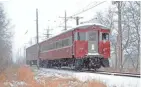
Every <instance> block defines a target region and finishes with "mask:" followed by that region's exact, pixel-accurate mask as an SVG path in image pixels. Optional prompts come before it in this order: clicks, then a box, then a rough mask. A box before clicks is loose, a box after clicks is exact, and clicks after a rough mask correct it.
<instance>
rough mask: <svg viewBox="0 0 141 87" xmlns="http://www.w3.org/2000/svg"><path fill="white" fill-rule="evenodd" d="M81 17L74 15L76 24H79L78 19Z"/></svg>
mask: <svg viewBox="0 0 141 87" xmlns="http://www.w3.org/2000/svg"><path fill="white" fill-rule="evenodd" d="M81 18H83V17H75V19H76V25H79V19H81Z"/></svg>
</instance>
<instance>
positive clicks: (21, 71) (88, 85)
mask: <svg viewBox="0 0 141 87" xmlns="http://www.w3.org/2000/svg"><path fill="white" fill-rule="evenodd" d="M13 80H14V81H17V82H22V83H25V84H15V82H13ZM4 83H7V84H6V85H4ZM11 84H13V85H14V87H106V85H104V84H103V83H100V82H97V81H88V82H81V81H79V80H78V79H76V78H61V77H55V76H52V77H43V76H42V77H39V79H38V80H35V79H34V73H33V72H32V71H31V69H30V68H29V67H27V66H22V67H16V68H9V69H7V70H5V71H4V72H3V73H1V74H0V87H11Z"/></svg>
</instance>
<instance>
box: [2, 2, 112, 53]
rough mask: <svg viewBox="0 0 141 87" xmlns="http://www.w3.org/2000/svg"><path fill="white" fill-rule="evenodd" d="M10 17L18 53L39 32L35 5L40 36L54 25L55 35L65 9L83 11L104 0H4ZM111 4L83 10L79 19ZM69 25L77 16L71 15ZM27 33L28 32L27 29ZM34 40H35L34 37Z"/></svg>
mask: <svg viewBox="0 0 141 87" xmlns="http://www.w3.org/2000/svg"><path fill="white" fill-rule="evenodd" d="M1 2H2V3H3V4H4V7H5V11H6V13H7V16H8V18H9V19H10V20H11V24H12V25H14V26H15V27H14V33H15V34H14V40H13V42H14V43H13V48H14V54H16V52H17V50H18V49H19V48H22V49H23V46H24V44H26V43H29V41H30V40H31V38H32V39H33V37H35V36H36V25H35V24H36V22H35V20H36V15H35V13H36V8H38V10H39V36H40V40H41V39H43V33H45V29H47V28H48V26H49V28H52V29H53V30H52V31H51V33H52V34H53V35H55V34H57V33H60V32H62V30H63V27H58V26H59V25H60V24H61V25H60V26H63V25H64V24H63V21H64V20H63V19H62V18H59V17H63V16H64V11H65V10H66V12H67V16H71V15H73V14H74V13H77V12H80V11H82V10H83V9H86V8H89V7H91V6H94V5H96V4H98V3H100V2H102V1H99V2H98V1H97V2H96V1H95V0H2V1H1ZM110 5H111V2H110V1H106V2H104V3H103V4H101V5H98V6H97V7H95V8H93V9H91V10H89V11H87V12H84V13H82V14H80V15H77V16H81V17H83V19H81V20H80V22H83V21H87V20H90V19H91V18H94V15H95V13H96V12H98V11H102V12H104V11H106V10H107V9H108V8H109V6H110ZM68 26H75V20H74V19H69V21H68ZM26 31H28V33H26V34H25V32H26ZM34 41H35V40H34Z"/></svg>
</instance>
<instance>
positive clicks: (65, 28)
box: [60, 10, 67, 30]
mask: <svg viewBox="0 0 141 87" xmlns="http://www.w3.org/2000/svg"><path fill="white" fill-rule="evenodd" d="M60 18H64V22H65V26H64V30H67V13H66V10H65V17H60Z"/></svg>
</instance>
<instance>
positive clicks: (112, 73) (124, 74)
mask: <svg viewBox="0 0 141 87" xmlns="http://www.w3.org/2000/svg"><path fill="white" fill-rule="evenodd" d="M53 69H58V68H53ZM58 70H66V71H73V72H86V73H87V72H88V73H97V74H105V75H114V76H126V77H135V78H141V75H140V74H131V73H119V72H105V71H100V70H98V71H94V70H86V69H83V70H81V71H78V70H74V69H70V68H68V67H65V68H64V67H63V68H60V69H58Z"/></svg>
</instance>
